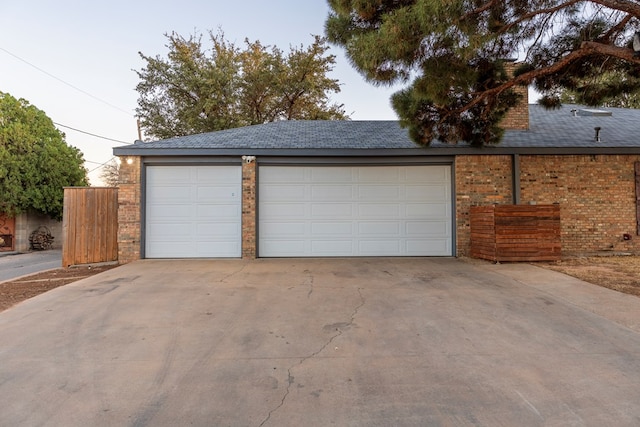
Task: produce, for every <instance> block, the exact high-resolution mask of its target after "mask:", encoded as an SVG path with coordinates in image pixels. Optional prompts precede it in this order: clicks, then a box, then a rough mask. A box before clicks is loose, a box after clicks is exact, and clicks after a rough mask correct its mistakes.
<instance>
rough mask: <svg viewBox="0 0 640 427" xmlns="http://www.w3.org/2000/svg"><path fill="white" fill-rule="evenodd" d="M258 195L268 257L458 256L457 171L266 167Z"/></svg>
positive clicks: (262, 238)
mask: <svg viewBox="0 0 640 427" xmlns="http://www.w3.org/2000/svg"><path fill="white" fill-rule="evenodd" d="M292 176H296V177H298V179H299V181H297V182H296V185H291V182H290V181H287V180H289V179H291V178H290V177H292ZM294 188H295V189H294ZM258 192H259V195H260V197H259V208H258V217H259V218H258V220H259V249H258V250H259V255H260V256H296V257H297V256H418V255H441V256H442V255H444V256H450V255H451V254H452V245H453V243H452V215H451V211H452V208H451V203H452V201H451V167H450V166H371V167H367V166H335V167H334V166H331V167H327V166H295V167H287V166H263V167H260V169H259V189H258ZM294 199H295V200H296V201H297V202H298V203H292V201H293V200H294ZM294 236H295V237H297V239H292V237H294Z"/></svg>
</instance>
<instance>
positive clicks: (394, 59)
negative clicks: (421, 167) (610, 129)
mask: <svg viewBox="0 0 640 427" xmlns="http://www.w3.org/2000/svg"><path fill="white" fill-rule="evenodd" d="M329 4H330V7H331V10H332V12H331V13H330V15H329V17H328V18H327V21H326V34H327V37H328V39H329V41H330V42H332V43H336V44H338V45H340V46H342V47H343V48H344V49H345V50H346V52H347V55H348V57H349V58H350V59H351V61H352V63H353V65H354V67H355V68H356V69H357V70H359V71H360V72H361V73H362V75H363V76H364V77H365V78H366V79H367V80H368V81H370V82H373V83H375V84H388V85H392V84H404V85H405V87H404V88H403V89H401V90H400V91H398V92H397V93H395V94H394V95H393V97H392V104H393V106H394V109H395V110H396V112H397V113H398V115H399V117H400V120H401V122H402V124H403V125H405V126H407V127H409V132H410V134H411V136H412V137H413V139H414V140H415V141H417V142H418V143H420V144H423V145H429V143H430V142H431V141H432V140H433V139H439V140H441V141H445V142H450V143H455V142H458V141H466V142H469V143H471V144H472V145H483V144H486V143H497V142H499V141H500V138H501V136H502V134H503V131H502V129H501V128H500V120H501V119H502V118H503V117H504V114H505V113H506V111H508V110H509V109H510V108H512V107H513V106H514V105H515V104H516V103H517V102H518V95H517V94H516V93H515V91H514V90H513V89H514V88H515V87H516V86H518V85H522V86H525V85H529V84H533V85H534V86H535V87H536V89H537V90H538V91H540V92H541V93H542V94H543V98H542V100H541V103H542V104H543V105H545V106H547V107H556V106H558V105H559V103H560V94H561V92H562V90H563V89H572V90H573V89H579V90H580V91H581V92H582V93H584V94H585V97H584V98H583V99H584V100H585V101H586V102H587V103H588V104H590V105H597V104H600V103H602V102H603V100H605V99H610V98H614V97H617V96H622V95H624V94H631V93H637V92H638V90H640V66H639V65H640V57H638V56H635V55H634V51H633V50H632V49H631V44H630V42H631V39H632V36H633V34H634V31H635V30H636V28H637V27H638V24H640V21H639V17H640V3H639V2H638V1H635V0H593V1H581V0H505V1H497V0H448V1H442V0H329ZM514 57H520V58H523V60H522V64H521V65H520V66H519V67H518V68H517V69H516V72H515V73H514V74H513V75H509V73H507V72H506V71H505V59H506V58H514ZM607 72H615V73H619V75H622V76H625V78H624V79H622V80H620V79H614V80H610V81H609V82H607V84H606V85H604V86H602V85H599V84H594V83H593V82H594V80H593V78H594V77H596V76H598V75H601V74H603V73H607Z"/></svg>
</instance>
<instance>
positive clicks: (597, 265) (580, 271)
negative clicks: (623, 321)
mask: <svg viewBox="0 0 640 427" xmlns="http://www.w3.org/2000/svg"><path fill="white" fill-rule="evenodd" d="M535 265H538V266H540V267H544V268H548V269H550V270H555V271H559V272H561V273H564V274H568V275H569V276H573V277H577V278H578V279H580V280H584V281H585V282H589V283H593V284H595V285H599V286H603V287H605V288H609V289H614V290H616V291H619V292H624V293H626V294H631V295H636V296H640V256H598V257H587V258H573V259H566V260H562V261H558V262H553V263H536V264H535Z"/></svg>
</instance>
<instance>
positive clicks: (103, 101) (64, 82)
mask: <svg viewBox="0 0 640 427" xmlns="http://www.w3.org/2000/svg"><path fill="white" fill-rule="evenodd" d="M0 50H1V51H3V52H5V53H6V54H8V55H11V56H13V57H14V58H16V59H17V60H19V61H22V62H24V63H25V64H27V65H28V66H30V67H33V68H35V69H36V70H38V71H40V72H41V73H44V74H46V75H47V76H49V77H51V78H53V79H56V80H58V81H59V82H61V83H63V84H65V85H67V86H69V87H70V88H72V89H75V90H77V91H78V92H81V93H83V94H85V95H87V96H89V97H91V98H93V99H95V100H96V101H99V102H102V103H103V104H105V105H108V106H109V107H111V108H115V109H116V110H118V111H120V112H122V113H124V114H126V115H128V116H133V114H131V112H130V111H127V110H124V109H122V108H120V107H118V106H116V105H113V104H111V103H110V102H107V101H105V100H103V99H100V98H98V97H97V96H95V95H92V94H90V93H89V92H87V91H85V90H82V89H80V88H79V87H77V86H74V85H72V84H71V83H67V82H66V81H64V80H62V79H61V78H59V77H56V76H54V75H53V74H51V73H49V72H47V71H45V70H43V69H42V68H40V67H38V66H36V65H34V64H32V63H30V62H29V61H27V60H25V59H22V58H20V57H19V56H18V55H16V54H14V53H11V52H9V51H8V50H7V49H5V48H3V47H0Z"/></svg>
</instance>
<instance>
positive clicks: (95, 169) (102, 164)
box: [85, 156, 115, 174]
mask: <svg viewBox="0 0 640 427" xmlns="http://www.w3.org/2000/svg"><path fill="white" fill-rule="evenodd" d="M113 159H115V156H114V157H111V158H110V159H109V160H107V161H106V162H104V163H101V164H100V166H96V167H95V168H93V169H91V170H90V171H88V172H87V173H88V174H89V173H91V172H94V171H97V170H98V169H100V168H102V167H104V165H106V164H107V163H109V162H110V161H111V160H113ZM85 161H86V160H85ZM91 163H95V162H91Z"/></svg>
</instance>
